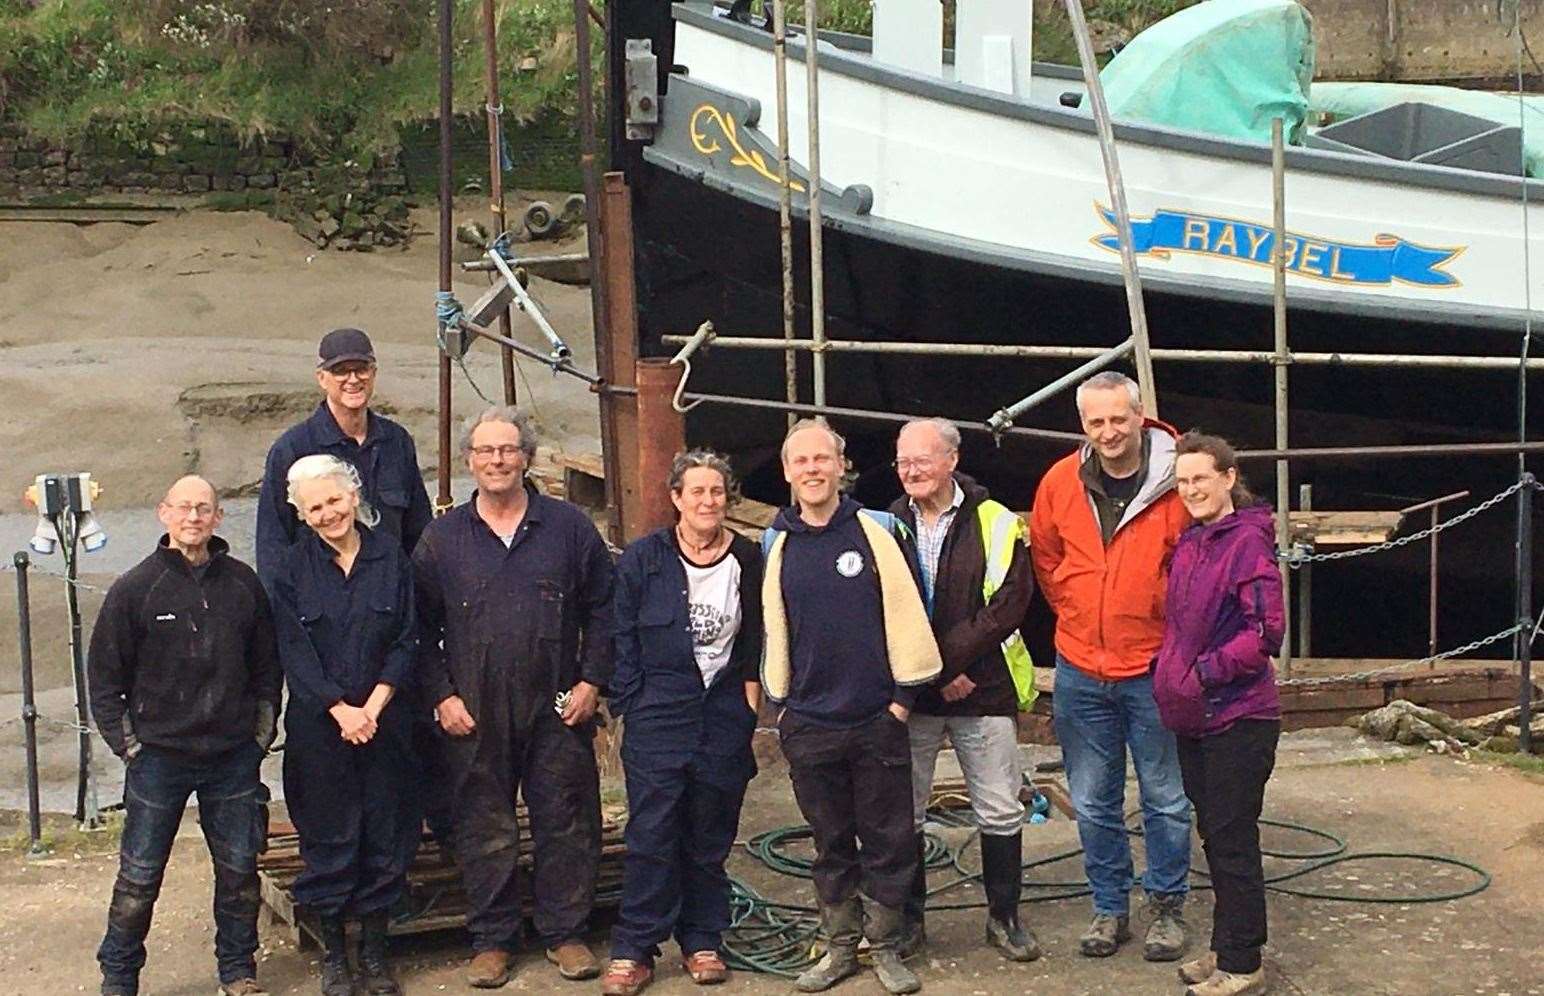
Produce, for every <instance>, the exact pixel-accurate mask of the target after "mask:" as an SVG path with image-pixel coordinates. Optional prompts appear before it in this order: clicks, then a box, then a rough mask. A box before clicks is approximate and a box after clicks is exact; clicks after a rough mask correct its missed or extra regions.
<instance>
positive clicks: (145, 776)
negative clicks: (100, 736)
mask: <svg viewBox="0 0 1544 996" xmlns="http://www.w3.org/2000/svg"><path fill="white" fill-rule="evenodd" d="M262 758H263V750H262V748H260V747H258V745H257V742H256V741H249V742H247V743H244V744H242V745H241V746H240V747H236V748H234V749H233V750H230V751H227V752H226V753H224V754H218V755H215V756H214V757H207V758H201V757H188V756H185V755H179V754H176V753H174V752H170V751H164V750H159V749H157V748H155V747H145V748H144V749H143V750H141V751H140V753H139V755H138V756H137V757H135V759H134V760H133V761H131V762H129V767H128V771H127V772H126V774H125V776H124V783H123V806H124V811H125V818H124V824H123V840H122V841H121V843H120V844H119V852H118V880H117V881H116V882H115V883H114V884H113V899H112V905H111V906H109V907H108V910H107V936H106V937H104V938H102V946H101V947H100V948H99V949H98V950H97V961H98V962H99V963H101V966H102V979H103V981H104V982H110V983H115V984H118V985H122V986H125V987H127V988H128V989H130V990H131V991H132V990H134V989H136V988H137V987H138V985H139V971H140V969H142V968H144V966H145V937H146V935H148V934H149V933H150V916H151V913H152V912H154V909H155V901H156V898H157V897H158V896H159V895H160V894H161V879H162V876H163V875H164V874H165V872H166V862H167V859H168V858H170V857H171V853H172V841H173V840H175V839H176V836H177V828H178V827H179V826H180V825H181V823H182V814H183V810H184V809H186V807H187V804H188V796H190V795H192V794H193V793H195V792H196V793H198V821H199V824H200V826H201V827H202V828H203V831H204V840H205V841H206V842H207V843H208V845H209V854H210V857H211V858H213V859H214V928H215V941H214V950H215V959H216V961H217V962H218V965H219V971H220V981H221V982H222V983H225V982H234V981H236V980H237V979H248V978H255V977H256V976H257V962H256V960H255V958H254V955H255V954H256V952H257V906H258V886H257V849H258V847H259V846H260V844H261V841H259V839H258V832H259V831H258V827H259V822H258V808H257V807H258V800H257V787H258V784H259V781H258V765H259V764H260V763H261V761H262Z"/></svg>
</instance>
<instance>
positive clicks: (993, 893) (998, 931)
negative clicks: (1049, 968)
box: [981, 831, 1040, 961]
mask: <svg viewBox="0 0 1544 996" xmlns="http://www.w3.org/2000/svg"><path fill="white" fill-rule="evenodd" d="M1023 875H1024V835H1023V831H1019V832H1016V833H1012V834H1008V835H1007V836H998V835H996V834H982V835H981V887H982V888H983V889H984V890H985V891H986V905H987V921H986V941H987V943H988V944H990V945H992V947H994V948H996V949H997V950H998V951H1001V952H1002V954H1003V957H1005V958H1007V959H1008V960H1009V961H1034V960H1035V959H1036V958H1039V957H1040V942H1039V941H1038V940H1036V939H1035V935H1034V934H1033V933H1032V932H1031V931H1030V930H1029V929H1028V928H1026V927H1025V926H1024V925H1023V924H1021V923H1020V922H1019V896H1020V893H1021V892H1022V890H1023Z"/></svg>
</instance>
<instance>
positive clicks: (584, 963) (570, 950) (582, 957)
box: [547, 941, 600, 982]
mask: <svg viewBox="0 0 1544 996" xmlns="http://www.w3.org/2000/svg"><path fill="white" fill-rule="evenodd" d="M547 960H548V961H550V962H552V964H554V965H556V966H557V967H558V974H559V975H561V976H562V977H563V978H565V979H568V980H570V981H574V982H577V981H579V980H580V979H593V978H595V977H596V976H597V975H599V974H600V962H598V961H596V960H595V956H594V955H593V954H591V953H590V949H589V948H588V947H586V946H585V943H584V942H583V941H564V942H563V943H562V944H559V945H558V946H557V947H555V948H548V949H547Z"/></svg>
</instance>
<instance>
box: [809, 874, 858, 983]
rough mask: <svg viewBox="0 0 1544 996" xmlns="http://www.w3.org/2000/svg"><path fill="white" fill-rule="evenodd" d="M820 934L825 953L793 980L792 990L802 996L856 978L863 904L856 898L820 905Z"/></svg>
mask: <svg viewBox="0 0 1544 996" xmlns="http://www.w3.org/2000/svg"><path fill="white" fill-rule="evenodd" d="M820 933H821V938H822V939H823V940H824V941H825V944H826V953H825V954H824V955H822V956H821V959H820V960H819V961H817V962H816V963H815V964H813V965H811V966H810V967H809V968H807V969H805V970H804V971H803V972H802V973H801V974H800V975H799V977H798V978H797V979H795V980H794V983H793V985H794V988H795V989H797V990H798V991H799V992H801V993H820V992H825V991H826V990H827V989H830V988H831V987H832V986H834V985H836V984H837V983H838V982H841V981H842V980H843V979H845V978H847V977H848V976H850V975H856V974H857V971H858V939H859V938H860V937H862V936H863V904H862V902H861V901H859V899H858V897H857V896H853V897H852V898H851V899H847V900H844V901H843V902H840V903H837V904H836V905H834V906H826V905H825V904H821V907H820Z"/></svg>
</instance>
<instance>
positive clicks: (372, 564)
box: [273, 526, 420, 917]
mask: <svg viewBox="0 0 1544 996" xmlns="http://www.w3.org/2000/svg"><path fill="white" fill-rule="evenodd" d="M359 532H360V537H361V545H360V549H359V553H358V554H357V555H356V557H355V559H354V565H353V569H352V571H351V572H350V573H349V574H348V576H347V577H345V576H344V574H343V571H342V570H341V569H339V567H338V566H337V564H336V563H334V561H333V551H332V548H331V547H329V546H327V544H326V543H325V542H323V541H322V540H321V539H320V538H319V537H318V536H316V535H315V534H314V533H311V532H310V531H309V530H307V531H306V534H305V535H303V536H301V537H300V539H299V540H298V541H297V542H296V543H295V545H294V546H292V547H290V549H289V551H288V554H287V556H286V558H285V561H284V566H283V568H282V569H281V570H280V571H279V572H278V573H277V574H276V575H275V578H274V584H273V607H274V617H275V623H276V626H277V629H278V637H279V660H280V663H282V664H283V666H284V674H285V676H286V678H288V680H289V703H288V705H287V706H286V708H285V711H284V733H285V744H284V795H285V799H286V801H287V802H288V804H289V813H290V819H291V820H292V821H293V822H294V824H295V829H296V831H297V832H298V833H299V835H300V857H301V859H302V861H304V863H305V870H304V871H302V872H301V874H300V877H299V878H297V879H296V880H295V885H294V890H293V892H294V897H295V901H296V902H297V903H299V904H301V905H302V906H305V907H307V908H309V909H310V910H312V911H314V912H316V913H318V914H320V915H322V916H338V915H345V914H347V915H350V916H360V917H363V916H366V915H368V914H370V913H376V912H380V911H383V910H386V909H389V908H390V907H391V906H392V905H393V904H395V903H396V901H397V900H398V898H399V897H400V896H401V894H402V889H403V884H404V880H405V878H406V872H407V866H408V863H409V862H410V861H411V858H412V855H413V854H414V852H415V851H416V850H417V845H418V836H419V827H420V824H419V819H418V812H417V806H416V803H415V802H414V798H415V795H416V791H415V787H414V786H415V782H416V781H417V778H416V774H417V769H416V764H415V760H414V756H413V749H412V720H411V716H410V714H409V705H410V704H411V703H412V701H413V696H412V695H411V688H410V687H409V685H410V683H411V678H412V671H413V664H414V659H415V655H416V649H417V648H416V644H417V640H416V633H415V625H414V607H413V572H412V565H411V562H410V561H409V560H408V558H407V556H406V555H405V554H404V553H403V552H402V547H401V546H400V545H399V544H398V543H397V541H396V540H395V538H393V537H391V536H390V535H388V534H386V533H383V532H371V531H370V530H369V529H367V528H365V527H363V526H361V527H359ZM378 683H384V684H388V685H391V686H392V687H393V688H394V689H396V696H395V697H393V699H392V701H391V702H390V703H389V704H388V705H387V706H386V708H385V710H384V711H383V712H382V713H381V716H380V720H379V721H378V723H377V730H376V733H375V736H374V737H373V738H372V739H371V740H370V741H369V742H368V743H366V744H362V745H358V746H355V745H353V744H349V743H347V742H346V741H344V740H343V738H342V736H341V734H340V731H339V727H338V724H337V721H336V720H334V719H333V718H332V716H331V715H330V714H329V713H328V712H327V710H328V709H329V708H330V707H331V706H332V705H334V704H335V703H337V702H338V701H339V700H342V701H344V702H347V703H348V704H349V705H354V706H363V705H364V704H365V700H366V699H368V698H369V696H370V693H371V691H372V690H373V689H374V688H375V686H376V684H378Z"/></svg>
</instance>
